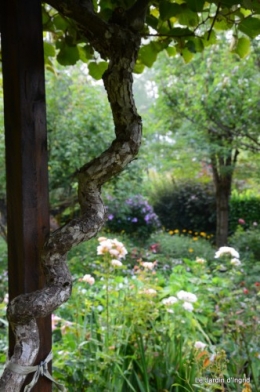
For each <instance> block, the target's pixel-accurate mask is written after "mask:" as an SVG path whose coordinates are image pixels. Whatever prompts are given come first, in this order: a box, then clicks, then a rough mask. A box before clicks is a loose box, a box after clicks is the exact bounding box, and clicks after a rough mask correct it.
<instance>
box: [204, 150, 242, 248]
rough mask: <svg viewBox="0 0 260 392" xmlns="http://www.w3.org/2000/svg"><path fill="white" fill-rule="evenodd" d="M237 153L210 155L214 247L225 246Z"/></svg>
mask: <svg viewBox="0 0 260 392" xmlns="http://www.w3.org/2000/svg"><path fill="white" fill-rule="evenodd" d="M238 153H239V152H238V151H237V150H235V151H232V150H230V151H228V152H226V154H223V153H222V154H221V153H218V154H212V155H211V165H212V171H213V180H214V185H215V194H216V217H217V227H216V246H217V247H221V246H225V245H227V242H228V224H229V199H230V195H231V188H232V179H233V173H234V169H235V165H236V162H237V157H238Z"/></svg>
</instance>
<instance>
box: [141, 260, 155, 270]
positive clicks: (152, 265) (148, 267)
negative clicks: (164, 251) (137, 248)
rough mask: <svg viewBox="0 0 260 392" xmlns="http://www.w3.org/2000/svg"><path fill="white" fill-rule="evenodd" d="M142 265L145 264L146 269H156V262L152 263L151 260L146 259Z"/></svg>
mask: <svg viewBox="0 0 260 392" xmlns="http://www.w3.org/2000/svg"><path fill="white" fill-rule="evenodd" d="M142 266H143V267H144V268H145V269H148V270H153V269H154V263H151V262H149V261H144V262H143V263H142Z"/></svg>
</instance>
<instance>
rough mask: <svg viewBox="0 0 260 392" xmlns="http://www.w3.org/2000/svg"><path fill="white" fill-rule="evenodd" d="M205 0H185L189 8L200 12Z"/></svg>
mask: <svg viewBox="0 0 260 392" xmlns="http://www.w3.org/2000/svg"><path fill="white" fill-rule="evenodd" d="M204 3H205V0H186V4H188V6H189V8H190V9H191V10H192V11H194V12H201V11H202V10H203V8H204Z"/></svg>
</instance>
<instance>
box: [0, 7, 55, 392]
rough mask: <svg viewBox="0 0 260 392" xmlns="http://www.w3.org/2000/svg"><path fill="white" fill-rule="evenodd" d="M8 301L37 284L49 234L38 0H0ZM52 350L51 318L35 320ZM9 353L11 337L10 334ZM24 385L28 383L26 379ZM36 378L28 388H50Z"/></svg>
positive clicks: (44, 391)
mask: <svg viewBox="0 0 260 392" xmlns="http://www.w3.org/2000/svg"><path fill="white" fill-rule="evenodd" d="M0 14H1V33H2V34H1V36H2V61H3V85H4V115H5V138H6V181H7V214H8V217H7V222H8V273H9V296H10V299H12V298H14V297H16V296H17V295H19V294H22V293H28V292H32V291H35V290H37V289H39V288H42V286H43V284H44V278H43V275H42V272H41V268H40V251H41V248H42V246H43V243H44V241H45V239H46V237H47V235H48V234H49V205H48V166H47V134H46V109H45V87H44V57H43V39H42V21H41V1H40V0H23V1H21V0H1V10H0ZM38 325H39V332H40V337H41V347H40V351H39V355H38V358H37V360H36V362H35V364H39V363H40V361H42V360H44V359H45V358H46V357H47V355H48V354H49V352H50V350H51V320H50V316H49V317H47V318H45V319H40V320H39V322H38ZM9 344H10V348H9V355H12V352H13V348H14V336H13V333H12V331H10V332H9ZM26 383H27V381H26ZM51 390H52V385H51V382H50V381H48V380H47V379H46V378H44V377H40V379H39V381H38V383H37V385H36V386H35V387H34V388H33V392H50V391H51Z"/></svg>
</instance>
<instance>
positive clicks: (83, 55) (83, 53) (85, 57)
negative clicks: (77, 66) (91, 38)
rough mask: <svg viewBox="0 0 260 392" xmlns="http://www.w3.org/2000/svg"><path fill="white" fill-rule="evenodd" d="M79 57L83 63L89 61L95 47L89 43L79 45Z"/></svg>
mask: <svg viewBox="0 0 260 392" xmlns="http://www.w3.org/2000/svg"><path fill="white" fill-rule="evenodd" d="M78 51H79V58H80V60H81V61H83V63H88V61H89V60H90V59H91V58H92V57H93V49H92V48H91V47H90V46H89V45H84V46H79V45H78Z"/></svg>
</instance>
